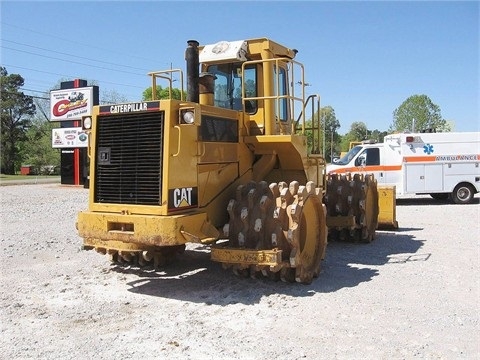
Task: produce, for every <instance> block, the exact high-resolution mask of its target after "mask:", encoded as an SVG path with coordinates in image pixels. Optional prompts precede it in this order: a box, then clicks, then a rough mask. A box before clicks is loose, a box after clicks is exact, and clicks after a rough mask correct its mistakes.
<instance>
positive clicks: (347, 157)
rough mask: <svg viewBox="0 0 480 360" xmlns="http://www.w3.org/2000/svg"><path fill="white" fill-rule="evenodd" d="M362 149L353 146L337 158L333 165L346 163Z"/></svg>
mask: <svg viewBox="0 0 480 360" xmlns="http://www.w3.org/2000/svg"><path fill="white" fill-rule="evenodd" d="M360 150H362V147H361V146H355V147H353V148H352V149H351V150H350V151H349V152H348V153H346V154H345V155H344V156H343V157H342V158H341V159H340V160H338V161H337V162H336V163H335V165H347V164H348V163H349V162H350V161H351V160H352V159H353V158H354V157H355V155H357V154H358V152H359V151H360Z"/></svg>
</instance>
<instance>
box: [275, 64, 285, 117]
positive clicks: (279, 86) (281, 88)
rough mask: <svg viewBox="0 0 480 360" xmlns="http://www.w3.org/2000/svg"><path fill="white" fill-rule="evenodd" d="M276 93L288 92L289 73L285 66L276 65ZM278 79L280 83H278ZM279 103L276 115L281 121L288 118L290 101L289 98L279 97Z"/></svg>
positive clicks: (282, 94) (276, 106)
mask: <svg viewBox="0 0 480 360" xmlns="http://www.w3.org/2000/svg"><path fill="white" fill-rule="evenodd" d="M274 72H275V74H274V79H275V80H274V90H273V91H274V93H275V95H276V96H285V95H288V93H287V74H286V70H285V69H284V68H278V67H276V66H275V67H274ZM277 80H278V83H277ZM277 101H278V102H279V103H278V104H275V112H276V116H277V118H278V119H279V120H280V121H287V120H288V101H287V98H285V97H283V98H279V99H278V100H277Z"/></svg>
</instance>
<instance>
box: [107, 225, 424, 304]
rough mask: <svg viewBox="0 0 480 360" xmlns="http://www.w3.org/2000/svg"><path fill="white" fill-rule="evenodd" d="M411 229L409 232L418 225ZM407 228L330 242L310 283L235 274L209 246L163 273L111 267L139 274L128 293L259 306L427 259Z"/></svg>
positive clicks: (331, 289) (189, 252) (188, 253)
mask: <svg viewBox="0 0 480 360" xmlns="http://www.w3.org/2000/svg"><path fill="white" fill-rule="evenodd" d="M408 230H409V231H408V232H410V233H411V232H414V231H415V230H416V229H408ZM403 232H404V231H395V232H393V231H390V232H380V231H379V232H377V237H376V239H375V240H374V241H373V242H372V243H369V244H359V243H343V242H331V243H330V244H329V245H328V249H327V255H326V258H325V259H324V261H323V263H322V271H321V274H320V276H319V277H318V278H317V279H314V281H313V282H312V283H311V284H310V285H302V284H296V283H283V282H281V281H277V282H275V281H272V280H269V279H267V278H264V277H261V276H260V277H259V278H257V279H252V278H240V277H237V276H235V275H234V274H233V273H232V271H231V270H224V269H223V268H222V265H221V264H218V263H214V262H212V261H211V260H210V253H209V250H208V247H198V248H196V249H195V250H188V249H187V251H185V253H184V254H182V255H180V256H179V258H178V261H176V262H175V263H174V264H172V265H170V266H168V267H166V268H165V269H163V270H162V271H153V270H151V271H142V270H140V269H138V268H134V267H126V268H125V267H118V266H112V270H113V271H116V272H120V273H129V274H135V275H136V276H137V277H138V278H137V279H136V280H134V281H131V282H129V283H128V285H129V286H130V288H129V291H131V292H133V293H137V294H142V295H148V296H156V297H164V298H173V299H178V300H183V301H190V302H196V303H206V304H216V305H221V306H224V305H229V304H236V303H243V304H255V303H258V302H259V301H260V299H261V298H262V297H263V296H268V295H271V294H284V295H287V296H294V297H301V296H313V295H314V294H316V293H329V292H335V291H337V290H339V289H343V288H346V287H354V286H357V285H358V284H361V283H364V282H368V281H370V280H372V279H373V278H374V277H375V276H379V275H380V269H379V267H381V266H386V265H387V264H392V263H398V262H406V261H420V260H421V261H425V260H428V257H429V255H422V254H417V251H418V250H419V249H420V248H421V247H422V244H423V241H421V240H418V239H415V237H414V236H412V235H407V234H404V233H403Z"/></svg>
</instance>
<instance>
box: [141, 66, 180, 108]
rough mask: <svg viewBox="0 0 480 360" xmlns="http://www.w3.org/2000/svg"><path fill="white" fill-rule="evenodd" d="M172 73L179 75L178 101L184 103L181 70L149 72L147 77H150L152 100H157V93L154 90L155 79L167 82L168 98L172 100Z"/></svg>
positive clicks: (155, 86)
mask: <svg viewBox="0 0 480 360" xmlns="http://www.w3.org/2000/svg"><path fill="white" fill-rule="evenodd" d="M174 73H179V75H180V88H181V89H180V90H181V92H180V100H181V101H185V99H184V98H183V94H184V91H183V71H182V70H181V69H169V70H161V71H153V72H149V73H148V75H149V76H151V77H152V100H157V93H156V91H155V90H156V88H157V78H160V79H164V80H167V81H168V96H169V98H170V99H171V98H172V88H173V87H172V84H173V82H174V81H176V80H173V74H174ZM163 74H169V76H165V75H163Z"/></svg>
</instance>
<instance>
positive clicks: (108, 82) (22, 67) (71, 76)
mask: <svg viewBox="0 0 480 360" xmlns="http://www.w3.org/2000/svg"><path fill="white" fill-rule="evenodd" d="M3 65H4V66H5V67H7V66H8V67H12V68H17V69H22V70H29V71H36V72H40V73H44V74H50V75H55V76H60V77H64V78H77V77H78V76H77V75H66V74H59V73H53V72H50V71H44V70H38V69H32V68H27V67H24V66H17V65H10V64H3ZM145 77H146V76H145ZM98 81H100V82H102V83H105V84H110V85H118V86H125V87H131V88H136V89H144V88H143V87H141V86H135V85H129V84H120V83H114V82H110V81H104V80H98Z"/></svg>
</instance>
